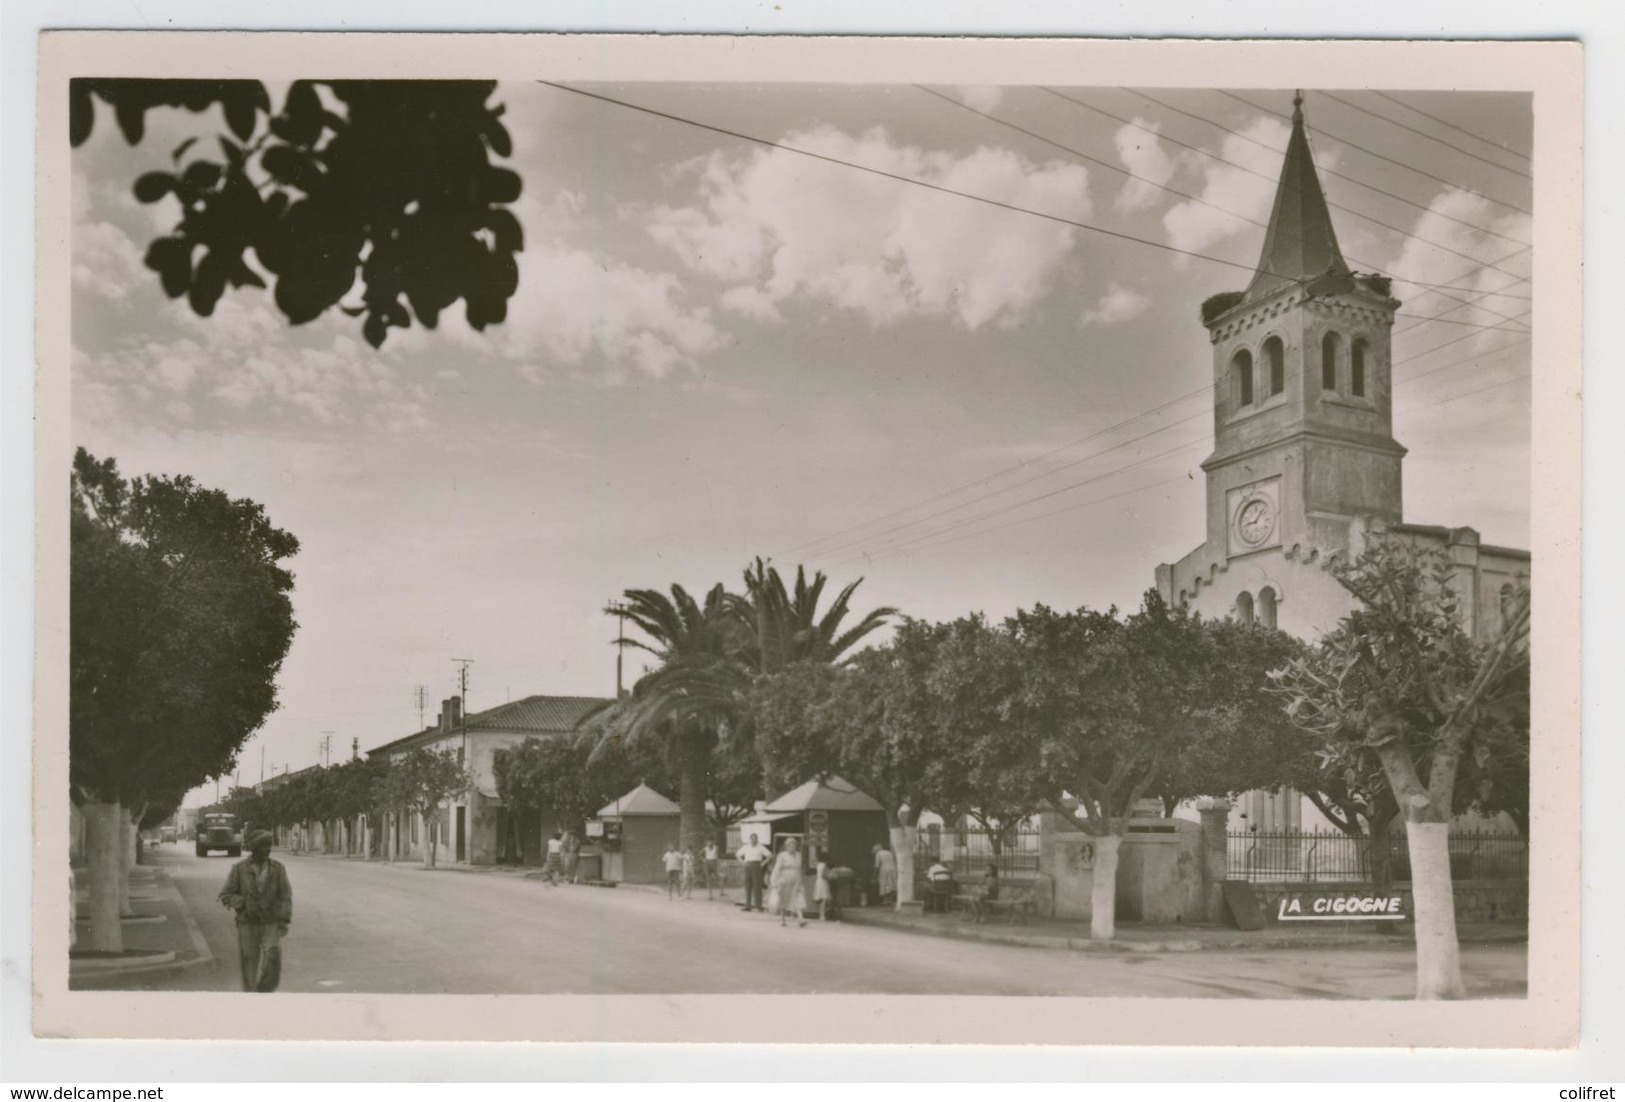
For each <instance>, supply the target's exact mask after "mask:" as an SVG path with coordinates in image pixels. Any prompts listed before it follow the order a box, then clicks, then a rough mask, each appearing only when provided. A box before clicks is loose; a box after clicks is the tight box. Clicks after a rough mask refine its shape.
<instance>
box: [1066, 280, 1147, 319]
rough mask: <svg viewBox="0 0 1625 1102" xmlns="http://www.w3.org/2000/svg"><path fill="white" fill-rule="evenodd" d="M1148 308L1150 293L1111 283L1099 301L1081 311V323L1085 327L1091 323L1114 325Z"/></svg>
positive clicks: (1135, 316) (1138, 314)
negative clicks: (1146, 293)
mask: <svg viewBox="0 0 1625 1102" xmlns="http://www.w3.org/2000/svg"><path fill="white" fill-rule="evenodd" d="M1150 308H1151V296H1150V295H1145V294H1141V293H1140V292H1139V291H1136V290H1135V289H1134V288H1132V287H1124V286H1122V285H1120V284H1117V283H1111V284H1108V285H1107V287H1106V293H1105V294H1104V295H1101V296H1100V301H1099V302H1097V303H1095V304H1094V305H1093V306H1091V307H1089V308H1088V309H1087V310H1085V311H1084V312H1083V319H1082V322H1081V324H1082V325H1083V327H1084V328H1086V329H1087V328H1088V327H1090V326H1092V325H1115V324H1117V323H1118V322H1123V321H1128V320H1130V319H1131V318H1137V317H1139V316H1140V315H1141V314H1143V313H1145V312H1146V311H1147V310H1149V309H1150Z"/></svg>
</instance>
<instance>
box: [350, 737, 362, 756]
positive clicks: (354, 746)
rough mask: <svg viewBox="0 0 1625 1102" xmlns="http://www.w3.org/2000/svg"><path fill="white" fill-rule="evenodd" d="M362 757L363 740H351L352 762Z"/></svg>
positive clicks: (357, 738)
mask: <svg viewBox="0 0 1625 1102" xmlns="http://www.w3.org/2000/svg"><path fill="white" fill-rule="evenodd" d="M360 756H361V738H360V736H357V737H355V738H352V739H351V740H350V760H351V761H355V760H356V759H357V758H359V757H360Z"/></svg>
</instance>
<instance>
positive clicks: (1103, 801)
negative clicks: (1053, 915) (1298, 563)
mask: <svg viewBox="0 0 1625 1102" xmlns="http://www.w3.org/2000/svg"><path fill="white" fill-rule="evenodd" d="M1007 630H1009V631H1010V632H1011V634H1012V636H1013V638H1014V639H1015V641H1016V645H1017V646H1018V648H1019V649H1020V651H1021V655H1022V659H1021V663H1020V669H1021V671H1022V687H1021V691H1020V693H1019V694H1018V697H1017V701H1016V703H1015V705H1014V706H1013V707H1012V708H1011V719H1012V727H1013V729H1014V731H1015V735H1016V737H1018V738H1020V739H1021V740H1022V741H1023V744H1024V745H1025V746H1026V747H1027V753H1028V754H1029V755H1030V757H1029V760H1030V761H1031V762H1032V763H1033V765H1034V767H1035V768H1036V770H1037V773H1036V783H1037V784H1039V785H1040V786H1042V788H1043V790H1044V795H1045V797H1046V799H1047V801H1048V802H1049V803H1050V804H1051V805H1052V806H1053V807H1055V808H1056V809H1057V810H1059V811H1061V812H1062V813H1063V814H1065V815H1066V816H1067V817H1069V818H1070V819H1071V820H1072V821H1073V822H1074V823H1075V824H1076V825H1077V827H1078V828H1079V829H1080V830H1082V831H1084V832H1085V833H1087V834H1089V835H1090V836H1091V837H1092V840H1093V842H1094V846H1095V867H1094V875H1093V881H1094V882H1093V889H1092V892H1091V915H1090V932H1091V934H1092V936H1094V937H1097V938H1110V937H1112V936H1114V935H1115V932H1116V913H1115V912H1116V906H1117V858H1118V851H1119V848H1120V846H1121V844H1122V838H1123V832H1124V830H1125V828H1126V825H1127V821H1128V819H1129V817H1130V816H1131V815H1133V814H1134V810H1135V807H1136V805H1137V804H1138V803H1139V801H1140V800H1141V799H1142V798H1143V797H1145V796H1147V795H1151V794H1156V795H1159V796H1161V797H1162V798H1163V799H1164V801H1166V800H1168V799H1174V800H1175V801H1177V800H1182V799H1188V798H1192V797H1195V796H1201V795H1211V794H1216V793H1218V792H1224V791H1229V790H1232V789H1233V788H1236V787H1242V786H1244V781H1251V780H1252V779H1253V778H1251V777H1245V776H1244V775H1242V774H1239V773H1236V772H1232V771H1231V770H1230V768H1229V767H1227V766H1225V765H1224V763H1223V761H1222V759H1223V758H1224V756H1225V754H1226V752H1227V750H1226V748H1227V747H1234V746H1236V745H1237V740H1238V739H1244V738H1246V737H1248V734H1249V732H1251V731H1252V730H1253V729H1254V725H1255V724H1256V723H1258V722H1259V721H1260V720H1261V719H1267V717H1266V716H1264V715H1262V714H1261V709H1260V707H1259V706H1258V703H1257V701H1258V699H1259V698H1262V697H1263V696H1264V687H1265V685H1266V684H1267V675H1268V672H1269V669H1270V666H1269V664H1268V663H1269V661H1271V660H1272V659H1271V658H1270V657H1269V656H1270V655H1271V654H1272V653H1273V652H1274V650H1275V649H1276V648H1279V647H1283V646H1285V645H1286V643H1284V642H1283V641H1281V640H1280V639H1277V638H1273V637H1259V636H1245V635H1243V634H1238V631H1240V630H1241V629H1239V628H1238V627H1237V626H1236V625H1229V624H1226V623H1223V622H1211V621H1204V620H1202V619H1200V618H1199V617H1196V616H1193V615H1191V614H1190V613H1188V612H1187V611H1185V610H1183V609H1173V608H1169V607H1168V606H1167V604H1166V603H1165V602H1163V600H1162V599H1161V597H1160V596H1159V595H1158V594H1157V593H1156V592H1155V591H1151V592H1149V593H1147V594H1146V596H1145V602H1144V605H1143V606H1142V608H1141V609H1140V611H1139V612H1137V613H1134V614H1133V615H1131V616H1128V617H1126V618H1119V616H1118V615H1117V613H1116V611H1115V610H1112V611H1110V612H1092V611H1090V610H1088V609H1080V610H1079V611H1077V612H1073V613H1057V612H1054V611H1052V610H1051V609H1048V608H1045V607H1044V606H1042V605H1040V606H1038V607H1037V608H1035V609H1033V610H1032V611H1031V612H1018V613H1017V614H1016V616H1015V617H1014V618H1013V619H1012V620H1011V621H1009V623H1008V625H1007ZM1068 797H1071V798H1070V799H1069V798H1068Z"/></svg>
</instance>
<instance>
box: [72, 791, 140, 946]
mask: <svg viewBox="0 0 1625 1102" xmlns="http://www.w3.org/2000/svg"><path fill="white" fill-rule="evenodd" d="M84 813H85V832H86V834H87V835H88V839H87V844H88V849H89V853H88V854H87V857H88V859H89V862H88V867H87V869H86V870H85V871H86V873H87V875H88V878H89V880H90V900H89V905H88V907H87V910H88V912H89V913H88V916H87V917H88V918H89V919H90V930H89V933H88V934H87V935H86V937H85V939H84V941H83V942H81V943H80V946H79V947H80V948H81V949H90V950H96V951H100V952H104V953H121V952H123V951H124V930H123V927H122V926H120V925H119V898H120V895H121V888H120V885H121V884H122V883H123V881H124V850H123V848H122V844H123V831H122V830H121V829H120V827H119V824H120V822H127V821H128V820H126V819H125V818H124V810H123V809H122V808H120V807H119V805H118V804H85V806H84Z"/></svg>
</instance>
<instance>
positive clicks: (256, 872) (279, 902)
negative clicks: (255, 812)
mask: <svg viewBox="0 0 1625 1102" xmlns="http://www.w3.org/2000/svg"><path fill="white" fill-rule="evenodd" d="M272 841H273V839H272V837H271V832H270V831H268V830H256V831H254V832H253V833H252V834H250V835H249V836H248V838H247V839H246V841H245V842H244V844H245V845H246V846H247V847H248V852H249V856H248V857H245V858H244V859H243V860H241V861H239V862H237V863H236V864H235V865H233V866H232V867H231V874H230V875H229V876H227V877H226V886H225V888H224V890H222V891H221V893H220V902H221V903H223V904H225V905H226V906H227V907H228V908H230V909H231V910H233V911H236V912H237V952H238V956H239V958H240V960H241V963H242V969H243V990H244V991H275V990H276V988H277V984H278V983H279V982H281V979H282V938H283V936H284V935H285V934H287V932H288V923H290V922H292V921H293V889H292V888H291V887H290V886H289V885H288V870H287V869H285V868H283V867H282V862H280V861H273V860H271V842H272Z"/></svg>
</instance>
